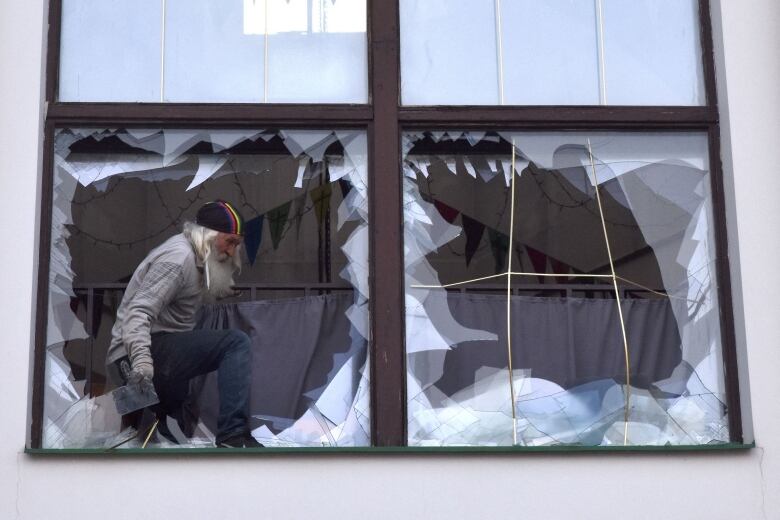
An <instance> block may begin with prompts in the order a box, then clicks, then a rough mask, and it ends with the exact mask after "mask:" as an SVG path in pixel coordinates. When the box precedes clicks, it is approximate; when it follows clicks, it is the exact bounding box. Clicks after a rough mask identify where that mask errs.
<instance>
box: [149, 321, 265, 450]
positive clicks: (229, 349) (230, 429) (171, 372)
mask: <svg viewBox="0 0 780 520" xmlns="http://www.w3.org/2000/svg"><path fill="white" fill-rule="evenodd" d="M151 351H152V359H153V360H154V387H155V389H156V390H157V393H158V395H159V396H160V403H161V405H162V406H163V408H168V407H175V406H176V405H178V404H181V402H182V401H183V399H184V397H186V395H187V389H188V386H189V381H190V379H192V378H193V377H196V376H199V375H203V374H207V373H209V372H212V371H214V370H216V371H217V388H218V390H219V418H218V419H217V438H216V442H217V444H219V443H220V442H222V441H223V440H225V439H227V438H228V437H232V436H233V435H237V434H245V433H247V431H248V419H249V416H248V412H249V384H250V375H251V374H250V372H251V368H252V363H251V357H252V344H251V342H250V340H249V336H247V335H246V334H245V333H243V332H241V331H240V330H232V329H230V330H193V331H189V332H159V333H156V334H152V345H151Z"/></svg>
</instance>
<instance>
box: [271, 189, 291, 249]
mask: <svg viewBox="0 0 780 520" xmlns="http://www.w3.org/2000/svg"><path fill="white" fill-rule="evenodd" d="M291 204H292V201H291V200H288V201H287V202H285V203H284V204H282V205H281V206H277V207H275V208H274V209H272V210H270V211H268V212H267V213H266V214H265V217H266V218H267V219H268V228H269V229H270V230H271V242H272V243H273V246H274V250H276V249H277V248H278V247H279V241H281V240H282V232H283V231H284V226H285V225H286V224H287V216H288V215H289V214H290V205H291Z"/></svg>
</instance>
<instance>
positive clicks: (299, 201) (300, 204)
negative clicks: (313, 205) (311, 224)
mask: <svg viewBox="0 0 780 520" xmlns="http://www.w3.org/2000/svg"><path fill="white" fill-rule="evenodd" d="M305 207H306V193H301V194H300V195H299V196H298V197H295V198H294V199H293V218H294V219H295V236H296V237H299V236H300V235H301V223H302V222H303V210H304V208H305Z"/></svg>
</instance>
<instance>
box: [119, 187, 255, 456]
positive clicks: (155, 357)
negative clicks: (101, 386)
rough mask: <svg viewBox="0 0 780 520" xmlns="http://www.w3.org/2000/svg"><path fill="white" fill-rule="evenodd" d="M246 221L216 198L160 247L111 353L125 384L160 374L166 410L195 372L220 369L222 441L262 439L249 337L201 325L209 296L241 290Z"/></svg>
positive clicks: (145, 264)
mask: <svg viewBox="0 0 780 520" xmlns="http://www.w3.org/2000/svg"><path fill="white" fill-rule="evenodd" d="M243 226H244V223H243V219H242V218H241V215H240V214H239V213H238V211H236V209H235V208H234V207H233V206H232V205H231V204H229V203H227V202H225V201H222V200H218V201H215V202H209V203H207V204H204V205H203V207H201V208H200V210H198V213H197V216H196V219H195V223H192V222H187V223H185V224H184V228H183V232H182V233H180V234H178V235H175V236H173V237H171V238H170V239H168V240H167V241H166V242H164V243H163V244H162V245H160V246H159V247H157V248H156V249H154V250H152V251H151V252H150V253H149V255H148V256H147V257H146V258H145V259H144V260H143V261H142V262H141V264H140V265H139V266H138V268H137V269H136V270H135V273H133V277H132V278H131V279H130V283H129V284H128V285H127V290H126V291H125V294H124V297H123V298H122V303H121V304H120V305H119V309H118V310H117V317H116V323H115V324H114V328H113V329H112V331H111V335H112V338H111V346H110V347H109V349H108V355H107V364H108V366H109V373H110V374H113V375H114V378H115V379H116V378H117V375H120V378H121V382H122V383H123V384H124V383H126V382H127V381H128V380H129V381H132V382H147V383H148V381H152V382H153V383H154V387H155V389H156V390H157V393H158V395H159V397H160V407H161V408H162V411H163V412H166V413H167V412H173V413H175V411H176V410H177V409H178V408H180V407H181V404H182V402H183V400H184V398H185V397H186V394H187V387H188V385H189V380H190V379H191V378H193V377H195V376H198V375H202V374H206V373H208V372H211V371H213V370H216V371H217V387H218V390H219V418H218V422H217V436H216V445H217V446H219V447H261V446H262V445H261V444H259V443H258V442H257V441H255V439H254V438H253V437H252V436H251V434H250V433H249V430H248V407H249V384H250V369H251V363H250V356H251V344H250V341H249V337H248V336H247V335H246V334H245V333H243V332H241V331H238V330H193V328H194V326H195V315H196V313H197V312H198V310H199V309H200V307H201V305H202V303H203V302H214V301H216V300H218V299H220V298H224V297H226V296H231V295H233V294H234V290H233V289H232V285H233V274H234V273H235V272H236V271H237V270H238V269H239V268H240V266H241V259H240V254H239V253H240V248H241V242H242V235H243ZM123 364H124V369H125V370H124V371H123V370H122V367H123ZM123 373H124V374H126V375H127V377H124V376H121V374H123ZM164 431H165V430H164Z"/></svg>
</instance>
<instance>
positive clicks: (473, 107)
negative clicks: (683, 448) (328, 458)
mask: <svg viewBox="0 0 780 520" xmlns="http://www.w3.org/2000/svg"><path fill="white" fill-rule="evenodd" d="M223 4H224V5H223ZM214 6H215V4H214V3H212V2H194V3H193V2H187V3H183V2H178V1H176V0H153V1H146V2H140V3H139V2H127V1H124V0H113V1H112V2H109V3H106V2H93V1H90V0H52V2H51V10H50V11H51V12H50V16H51V24H50V27H51V29H50V36H49V61H48V65H47V67H48V68H47V101H48V102H49V108H48V111H47V115H46V139H45V143H44V147H45V157H46V161H45V170H44V171H45V182H44V187H45V189H44V197H45V200H44V204H43V208H44V209H43V215H42V222H43V228H42V229H43V231H42V236H41V256H40V262H39V269H40V271H39V280H40V284H39V285H40V287H39V292H38V312H37V322H36V354H35V378H34V379H35V386H34V392H33V394H34V395H33V409H34V417H33V419H34V420H33V424H32V447H33V448H99V449H105V448H107V447H112V446H115V445H116V444H118V443H120V442H122V441H125V440H127V441H128V442H126V443H125V444H123V447H140V446H143V445H145V442H144V441H145V440H146V439H144V438H143V437H144V436H143V435H138V436H137V437H135V438H134V439H132V440H128V438H127V435H123V432H125V433H126V431H127V430H123V427H124V426H125V425H124V424H123V423H122V419H121V417H120V416H119V415H118V414H117V412H116V409H115V406H114V403H113V400H112V397H111V393H110V392H111V391H112V389H113V386H112V385H111V383H110V382H109V381H107V379H106V373H105V370H104V369H103V366H104V365H105V359H106V351H107V348H108V343H109V339H110V328H111V324H112V323H113V319H114V316H115V313H116V309H117V306H118V304H119V301H120V299H121V296H122V293H123V291H124V289H125V287H126V285H127V282H128V279H129V277H130V275H131V274H132V272H133V269H134V268H135V266H136V265H138V263H139V262H140V261H141V260H142V259H143V258H144V256H145V255H146V254H147V252H148V251H149V250H151V249H152V248H154V247H156V246H157V245H159V244H160V243H161V242H162V241H163V240H165V239H166V238H168V237H170V236H172V235H174V234H175V233H177V230H178V228H179V226H181V224H182V223H183V221H185V220H187V219H191V218H192V217H193V216H194V212H195V211H196V210H197V207H199V206H200V204H202V203H204V202H206V201H208V200H213V199H216V198H224V199H227V200H230V201H232V202H233V203H234V204H235V205H236V206H237V208H238V209H239V210H240V212H241V213H242V214H243V215H244V217H245V221H246V232H245V244H244V246H245V247H244V249H245V253H243V254H244V256H243V259H244V266H243V269H242V271H241V274H240V276H239V277H238V278H237V282H236V287H237V288H238V289H240V290H241V294H240V295H236V296H233V297H232V299H229V300H225V301H224V302H223V303H214V304H209V305H206V306H205V307H204V309H203V313H202V315H201V316H200V318H199V324H198V327H201V328H204V329H209V328H216V329H222V328H225V327H235V328H240V329H242V330H244V331H246V332H248V333H249V336H250V339H251V340H252V348H253V351H254V353H255V356H254V361H253V380H252V381H253V382H252V403H251V415H252V418H251V421H252V422H251V426H252V433H253V435H254V436H255V438H257V439H258V440H260V441H261V442H263V443H264V444H266V445H267V446H279V447H318V448H320V447H355V446H407V445H408V446H418V447H439V446H473V447H502V448H506V447H510V448H512V449H515V448H516V449H523V448H524V447H527V446H552V445H578V446H609V445H619V446H625V445H631V446H637V445H639V446H645V445H707V444H724V443H729V442H732V443H740V442H741V441H742V435H741V425H740V422H739V421H740V413H739V395H738V389H737V384H736V383H737V381H736V359H735V346H734V338H733V324H732V317H731V314H732V311H731V303H730V287H729V279H728V265H727V258H726V254H725V223H724V212H723V194H722V188H721V180H720V160H719V153H720V151H719V142H718V115H717V102H716V99H715V88H714V73H713V68H712V55H711V54H712V53H711V37H710V24H709V7H708V2H707V1H706V0H701V1H698V2H697V1H694V0H691V1H685V2H676V1H675V2H672V1H663V2H636V3H630V4H627V3H621V2H615V1H611V0H556V1H554V2H545V3H543V4H542V3H539V2H526V1H504V2H501V1H498V0H495V1H487V0H485V1H483V0H480V1H479V2H460V1H447V2H438V1H437V2H428V1H416V0H400V1H399V2H395V1H392V0H377V1H373V2H364V1H360V0H354V1H352V0H350V1H347V0H343V1H342V0H337V1H334V0H318V1H316V2H303V1H300V2H299V1H297V0H290V1H287V0H284V1H283V0H278V1H277V0H257V1H254V0H243V1H238V0H232V1H230V2H226V3H220V7H219V9H216V8H215V7H214ZM120 21H121V23H119V22H120ZM670 49H674V52H670ZM187 396H188V397H187V399H188V401H187V404H188V406H189V408H186V410H188V411H193V410H196V413H192V414H190V415H187V416H186V417H185V418H182V416H177V417H169V418H166V419H165V421H166V425H167V432H166V433H167V434H168V436H167V437H166V436H158V439H157V440H154V439H153V440H151V441H150V442H151V443H152V445H155V446H164V447H176V446H187V447H206V446H211V445H212V442H213V437H214V427H215V426H214V424H215V422H216V416H217V414H218V412H217V411H216V410H217V403H216V398H215V378H214V375H213V374H212V375H209V376H207V377H205V378H200V379H198V380H193V381H192V382H191V383H190V388H189V391H188V393H187ZM182 410H184V408H182ZM185 415H186V414H185ZM177 443H178V444H177Z"/></svg>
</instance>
